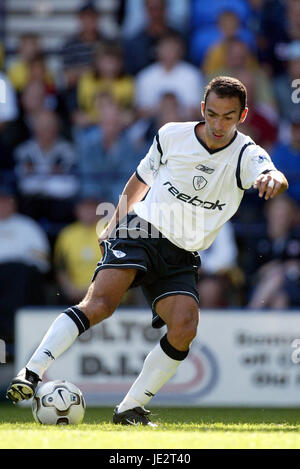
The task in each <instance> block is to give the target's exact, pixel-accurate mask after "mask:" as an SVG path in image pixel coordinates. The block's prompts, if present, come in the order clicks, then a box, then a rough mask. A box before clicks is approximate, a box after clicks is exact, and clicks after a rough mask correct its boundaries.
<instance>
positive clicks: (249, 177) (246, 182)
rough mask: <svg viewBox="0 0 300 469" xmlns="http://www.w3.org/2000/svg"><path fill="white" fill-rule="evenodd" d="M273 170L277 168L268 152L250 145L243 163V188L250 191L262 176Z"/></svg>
mask: <svg viewBox="0 0 300 469" xmlns="http://www.w3.org/2000/svg"><path fill="white" fill-rule="evenodd" d="M272 170H276V168H275V166H274V163H273V162H272V160H271V157H270V155H269V154H268V153H267V152H266V150H264V149H263V148H262V147H260V146H259V145H255V144H248V145H247V147H246V149H245V152H244V155H243V157H242V161H241V171H240V184H241V188H242V189H250V187H252V186H253V184H254V182H255V180H256V178H257V177H258V176H259V175H260V174H262V173H264V172H268V171H272Z"/></svg>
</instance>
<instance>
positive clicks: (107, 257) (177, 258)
mask: <svg viewBox="0 0 300 469" xmlns="http://www.w3.org/2000/svg"><path fill="white" fill-rule="evenodd" d="M132 226H134V227H132ZM102 246H103V248H104V253H103V257H102V259H101V261H100V262H98V264H97V268H96V270H95V273H94V276H93V281H94V279H95V278H96V275H97V273H98V272H99V271H100V270H102V269H129V268H131V269H137V274H136V276H135V279H134V281H133V283H132V284H131V286H130V288H133V287H136V286H141V287H142V290H143V293H144V295H145V297H146V299H147V301H148V303H149V305H150V307H151V309H152V311H153V313H154V314H155V313H156V311H155V305H156V303H157V302H158V301H159V300H160V299H162V298H165V297H167V296H171V295H179V294H182V295H188V296H191V297H193V298H194V299H195V301H196V302H197V303H199V296H198V291H197V281H198V269H199V267H200V265H201V261H200V256H199V253H198V252H190V251H186V250H184V249H181V248H179V247H177V246H175V244H173V243H171V242H170V241H169V240H168V239H167V238H165V237H164V236H163V235H162V233H160V232H159V231H158V230H157V229H155V228H154V227H153V226H152V225H151V224H150V223H147V222H146V221H145V220H143V219H141V218H139V217H138V216H137V215H136V214H135V213H130V214H128V215H127V218H126V219H125V220H124V219H123V220H121V221H120V223H119V224H118V225H117V228H116V233H115V237H114V238H109V239H108V240H106V241H104V242H103V243H102Z"/></svg>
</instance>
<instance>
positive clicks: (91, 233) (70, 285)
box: [54, 196, 102, 303]
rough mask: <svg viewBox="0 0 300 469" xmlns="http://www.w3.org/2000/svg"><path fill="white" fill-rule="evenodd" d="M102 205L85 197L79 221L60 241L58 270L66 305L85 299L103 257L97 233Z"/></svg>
mask: <svg viewBox="0 0 300 469" xmlns="http://www.w3.org/2000/svg"><path fill="white" fill-rule="evenodd" d="M98 203H99V201H98V200H97V199H95V198H93V197H89V196H85V197H81V198H80V199H79V200H78V201H77V204H76V207H75V215H76V219H77V221H75V222H74V223H72V224H71V225H68V226H67V227H66V228H64V229H63V230H62V231H61V232H60V234H59V235H58V238H57V240H56V244H55V247H54V270H55V274H56V280H57V283H58V287H59V290H60V293H61V295H62V298H61V300H62V302H66V303H69V302H71V303H77V302H78V301H79V300H80V299H81V298H82V297H83V295H85V293H86V290H87V288H88V286H89V284H90V282H91V279H92V276H93V273H94V270H95V267H96V265H97V262H98V261H99V260H100V259H101V257H102V256H101V252H100V249H99V245H98V238H97V233H96V225H97V222H98V220H99V217H98V216H97V215H96V209H97V205H98ZM100 231H101V230H100Z"/></svg>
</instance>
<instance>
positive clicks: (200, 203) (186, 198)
mask: <svg viewBox="0 0 300 469" xmlns="http://www.w3.org/2000/svg"><path fill="white" fill-rule="evenodd" d="M168 185H169V186H170V187H169V188H168V191H169V192H170V193H171V194H172V195H173V196H174V197H176V199H179V200H181V201H182V202H185V203H187V204H191V205H193V206H194V207H203V208H206V209H207V210H216V209H218V210H220V211H222V210H223V207H225V205H226V204H220V201H219V200H217V201H216V202H209V201H207V200H205V201H204V200H200V199H198V197H197V196H195V197H193V196H191V195H188V194H184V193H183V192H179V190H178V189H176V187H174V186H173V185H172V184H171V183H170V181H167V182H165V183H164V186H168Z"/></svg>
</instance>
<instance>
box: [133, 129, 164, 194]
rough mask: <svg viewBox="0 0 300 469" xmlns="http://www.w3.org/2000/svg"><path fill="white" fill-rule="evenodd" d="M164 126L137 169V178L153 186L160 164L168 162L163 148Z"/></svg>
mask: <svg viewBox="0 0 300 469" xmlns="http://www.w3.org/2000/svg"><path fill="white" fill-rule="evenodd" d="M164 127H165V126H164ZM164 127H162V128H161V129H160V130H159V131H158V133H157V134H156V136H155V137H154V140H153V143H152V145H151V147H150V150H149V151H148V153H147V155H146V156H145V157H144V158H143V159H142V160H141V161H140V163H139V165H138V167H137V169H136V176H137V178H138V179H140V181H142V182H143V183H144V184H147V186H149V187H151V186H152V184H153V181H154V179H155V178H156V176H157V173H158V171H159V168H160V166H161V165H162V164H165V163H166V154H165V152H164V150H163V140H164V130H165V129H164Z"/></svg>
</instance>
